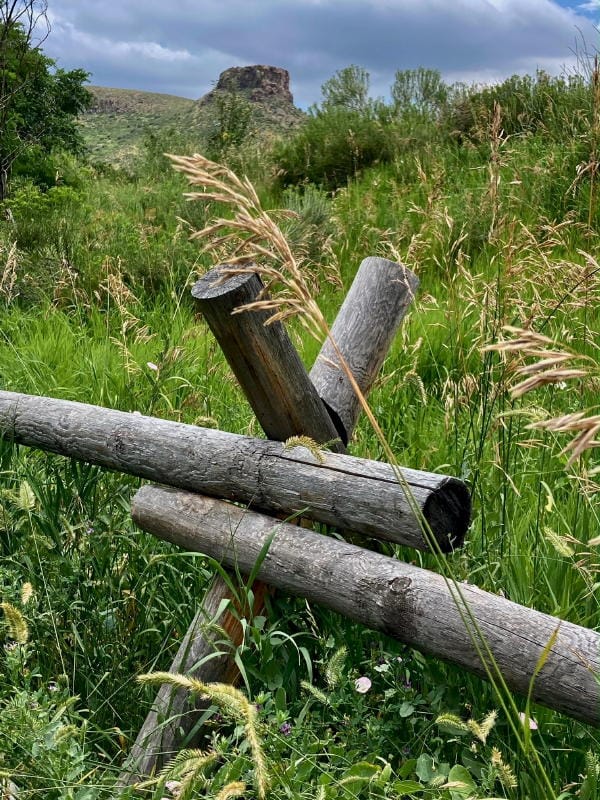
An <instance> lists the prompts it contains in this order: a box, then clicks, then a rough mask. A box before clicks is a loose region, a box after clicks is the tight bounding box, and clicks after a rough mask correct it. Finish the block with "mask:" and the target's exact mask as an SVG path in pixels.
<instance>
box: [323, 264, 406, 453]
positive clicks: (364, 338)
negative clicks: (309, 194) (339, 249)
mask: <svg viewBox="0 0 600 800" xmlns="http://www.w3.org/2000/svg"><path fill="white" fill-rule="evenodd" d="M418 286H419V279H418V278H417V276H416V275H415V274H414V272H411V270H409V269H408V267H405V266H404V265H403V264H397V263H396V262H394V261H388V260H387V259H386V258H376V257H374V256H370V257H369V258H365V259H364V260H363V262H362V263H361V265H360V267H359V269H358V272H357V273H356V276H355V278H354V281H353V282H352V286H351V287H350V290H349V291H348V294H347V295H346V299H345V300H344V302H343V304H342V307H341V308H340V310H339V312H338V315H337V317H336V319H335V322H334V323H333V326H332V328H331V337H332V339H333V340H334V342H336V344H337V346H338V349H339V351H340V353H341V354H342V356H343V357H344V359H345V360H346V362H347V364H349V365H351V370H352V374H353V375H354V378H355V380H356V382H357V383H358V385H359V387H360V389H361V391H362V392H363V394H364V395H367V394H368V392H369V390H370V388H371V386H372V384H373V381H374V380H375V378H376V377H377V375H378V373H379V370H380V368H381V365H382V364H383V360H384V358H385V357H386V355H387V353H388V350H389V348H390V345H391V343H392V340H393V339H394V336H395V335H396V331H397V330H398V326H399V325H400V323H401V322H402V319H403V318H404V315H405V314H406V312H407V310H408V307H409V305H410V304H411V302H412V301H413V299H414V296H415V293H416V291H417V288H418ZM310 379H311V381H312V382H313V384H314V386H315V388H316V390H317V392H318V393H319V396H320V397H321V399H322V400H323V401H324V403H325V405H326V406H327V408H328V410H329V412H330V415H331V417H332V419H333V421H334V423H335V425H336V428H337V431H338V434H339V435H340V437H341V439H342V441H343V442H344V444H348V441H349V439H350V437H351V435H352V431H353V430H354V427H355V425H356V422H357V420H358V417H359V416H360V412H361V406H360V403H359V401H358V397H357V395H356V393H355V391H354V389H353V388H352V386H351V384H350V381H349V380H348V376H347V375H346V373H345V372H344V371H343V370H342V368H341V367H340V360H339V357H338V354H337V353H336V351H335V348H334V346H333V345H332V343H331V339H327V340H326V341H325V342H324V344H323V347H322V348H321V352H320V353H319V355H318V356H317V359H316V361H315V363H314V366H313V368H312V369H311V371H310Z"/></svg>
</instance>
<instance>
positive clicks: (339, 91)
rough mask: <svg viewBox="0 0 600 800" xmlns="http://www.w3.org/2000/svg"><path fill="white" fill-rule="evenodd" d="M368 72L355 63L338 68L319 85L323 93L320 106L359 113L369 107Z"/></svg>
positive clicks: (326, 108)
mask: <svg viewBox="0 0 600 800" xmlns="http://www.w3.org/2000/svg"><path fill="white" fill-rule="evenodd" d="M369 83H370V76H369V73H368V72H367V71H366V70H365V69H363V68H362V67H357V66H356V64H351V65H350V66H349V67H344V69H340V70H338V71H337V72H336V73H335V74H334V75H332V77H331V78H329V80H327V81H325V83H324V84H323V86H322V87H321V94H322V95H323V103H322V107H323V109H324V110H325V111H327V110H330V109H332V108H346V109H348V110H349V111H358V112H360V113H362V112H364V111H366V110H367V109H368V108H369V105H370V101H369Z"/></svg>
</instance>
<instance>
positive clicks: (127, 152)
mask: <svg viewBox="0 0 600 800" xmlns="http://www.w3.org/2000/svg"><path fill="white" fill-rule="evenodd" d="M88 88H89V90H90V91H91V93H92V94H93V96H94V101H93V104H92V106H91V108H90V109H89V110H88V111H87V112H86V113H85V114H83V115H82V118H81V121H82V125H83V135H84V139H85V142H86V144H87V146H88V149H89V152H90V156H91V158H92V160H95V161H106V162H109V163H114V164H122V163H126V162H127V161H129V160H131V159H132V158H133V157H134V156H135V155H136V154H137V153H138V152H139V149H140V145H141V143H142V141H143V138H144V135H145V134H146V132H147V131H155V132H160V131H165V130H169V129H170V128H172V129H175V130H189V131H193V132H195V133H196V134H197V135H198V139H199V140H201V139H202V137H203V136H205V135H208V134H210V131H211V129H213V128H214V126H215V124H216V122H215V121H216V120H217V119H218V117H219V114H220V113H222V109H223V103H224V102H227V100H228V99H229V98H231V96H232V95H235V96H237V97H239V98H240V100H241V102H242V103H245V104H247V105H248V106H249V107H250V109H251V129H254V130H261V132H262V133H264V132H265V130H266V131H268V132H273V131H275V132H277V131H283V130H289V129H290V128H293V127H294V126H296V125H298V123H299V122H300V121H301V120H302V118H303V116H304V114H303V113H302V111H300V110H299V109H297V108H296V107H295V106H294V101H293V97H292V95H291V93H290V90H289V74H288V72H287V70H284V69H281V68H280V67H271V66H266V65H256V66H249V67H232V68H231V69H228V70H225V71H224V72H222V73H221V75H220V76H219V80H218V81H217V84H216V85H215V88H214V89H213V90H212V91H210V92H209V93H208V94H206V95H204V96H203V97H202V98H200V100H190V99H188V98H186V97H177V96H175V95H169V94H157V93H154V92H141V91H136V90H134V89H109V88H106V87H103V86H90V87H88Z"/></svg>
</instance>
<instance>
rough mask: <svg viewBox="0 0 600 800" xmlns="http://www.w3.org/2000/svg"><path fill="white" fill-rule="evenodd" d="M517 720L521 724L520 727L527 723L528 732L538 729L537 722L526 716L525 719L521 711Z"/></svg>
mask: <svg viewBox="0 0 600 800" xmlns="http://www.w3.org/2000/svg"><path fill="white" fill-rule="evenodd" d="M519 719H520V720H521V724H522V725H525V722H526V721H527V722H528V723H529V730H530V731H537V729H538V724H537V722H536V721H535V720H534V718H533V717H530V716H527V717H526V716H525V714H524V712H523V711H521V712H520V714H519Z"/></svg>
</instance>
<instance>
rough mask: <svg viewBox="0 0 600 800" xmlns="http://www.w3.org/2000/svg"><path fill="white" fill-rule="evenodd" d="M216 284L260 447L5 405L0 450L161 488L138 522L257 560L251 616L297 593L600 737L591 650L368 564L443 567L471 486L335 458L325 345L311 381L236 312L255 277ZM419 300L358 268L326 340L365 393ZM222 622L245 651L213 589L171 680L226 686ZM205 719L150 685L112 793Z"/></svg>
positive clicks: (27, 400)
mask: <svg viewBox="0 0 600 800" xmlns="http://www.w3.org/2000/svg"><path fill="white" fill-rule="evenodd" d="M224 269H226V265H225V267H224V266H220V267H216V268H215V269H213V270H211V271H210V272H209V273H207V274H206V275H205V276H204V277H203V278H202V279H201V280H200V281H198V283H196V285H195V286H194V288H193V290H192V294H193V296H194V297H195V299H196V303H197V305H198V308H199V310H200V311H201V313H202V314H203V316H204V318H205V320H206V321H207V323H208V325H209V327H210V328H211V330H212V332H213V334H214V335H215V337H216V339H217V341H218V343H219V344H220V346H221V348H222V350H223V352H224V354H225V356H226V358H227V361H228V362H229V364H230V366H231V368H232V370H233V372H234V374H235V376H236V378H237V380H238V382H239V384H240V386H241V388H242V390H243V392H244V394H245V396H246V397H247V399H248V401H249V403H250V405H251V406H252V409H253V410H254V413H255V415H256V418H257V420H258V422H259V423H260V425H261V427H262V428H263V430H264V432H265V434H266V436H267V437H268V439H267V440H265V439H256V438H251V437H246V436H239V435H235V434H231V433H226V432H223V431H219V430H212V429H204V428H200V427H197V426H192V425H184V424H180V423H174V422H168V421H165V420H160V419H155V418H152V417H142V416H140V415H135V414H130V413H125V412H119V411H113V410H109V409H103V408H99V407H96V406H90V405H86V404H82V403H73V402H68V401H62V400H55V399H51V398H47V397H34V396H29V395H23V394H17V393H14V392H5V391H0V436H2V437H4V438H6V439H9V440H12V441H14V442H17V443H20V444H23V445H27V446H29V447H36V448H40V449H42V450H47V451H50V452H53V453H59V454H61V455H64V456H68V457H70V458H75V459H79V460H83V461H87V462H89V463H93V464H98V465H100V466H102V467H105V468H108V469H111V470H118V471H121V472H125V473H128V474H131V475H137V476H140V477H142V478H145V479H148V480H150V481H155V482H156V483H157V484H162V485H160V486H159V485H145V486H143V487H142V488H141V489H140V490H139V491H138V492H137V494H136V495H135V497H134V499H133V503H132V516H133V519H134V521H135V522H136V523H137V524H138V525H139V526H140V527H141V528H142V529H143V530H145V531H148V532H150V533H152V534H153V535H154V536H157V537H158V538H161V539H164V540H167V541H170V542H173V543H175V544H176V545H178V546H180V547H182V548H184V549H186V550H189V551H196V552H200V553H203V554H205V555H207V556H210V557H212V558H213V559H216V560H218V561H219V562H220V563H221V564H222V565H223V566H225V567H227V568H230V569H235V570H238V571H240V572H241V573H242V574H246V575H248V574H250V573H251V572H252V571H253V570H254V567H255V565H256V564H257V559H260V566H259V569H258V573H257V575H258V580H259V583H257V584H255V585H254V587H253V594H254V598H255V603H257V604H260V603H261V602H262V599H263V598H264V594H265V592H266V587H267V585H268V586H271V587H275V588H277V589H280V590H283V591H285V592H289V593H291V594H296V595H300V596H302V597H305V598H307V599H308V600H310V601H314V602H316V603H320V604H322V605H323V606H326V607H328V608H331V609H334V610H335V611H337V612H339V613H340V614H342V615H344V616H346V617H349V618H350V619H353V620H356V621H359V622H361V623H363V624H364V625H366V626H368V627H370V628H372V629H375V630H379V631H382V632H384V633H385V634H387V635H390V636H392V637H395V638H396V639H399V640H400V641H402V642H405V643H406V644H408V645H410V646H412V647H415V648H417V649H419V650H421V651H422V652H425V653H429V654H432V655H434V656H438V657H440V658H442V659H445V660H448V661H452V662H454V663H455V664H458V665H460V666H462V667H464V668H465V669H467V670H469V671H472V672H474V673H476V674H479V675H482V676H484V677H486V675H487V673H488V670H489V669H490V668H491V669H492V670H493V669H494V668H495V667H494V664H492V662H491V660H490V658H489V655H486V654H490V653H491V655H492V656H493V659H494V662H495V666H497V668H498V669H499V670H500V672H501V673H502V676H503V678H504V680H505V681H506V684H507V685H508V686H509V687H510V688H511V689H513V690H514V691H516V692H518V693H521V694H523V695H526V694H527V693H528V691H529V688H530V684H531V682H532V679H533V678H534V676H535V680H534V681H533V697H534V699H535V700H537V701H539V702H540V703H542V704H544V705H546V706H548V707H550V708H554V709H556V710H558V711H561V712H564V713H566V714H569V715H571V716H572V717H575V718H576V719H580V720H582V721H584V722H587V723H590V724H592V725H599V724H600V686H599V681H598V676H599V675H600V634H598V633H597V632H595V631H592V630H588V629H586V628H583V627H580V626H577V625H574V624H572V623H569V622H565V621H561V620H559V619H557V618H555V617H552V616H550V615H547V614H543V613H541V612H538V611H535V610H533V609H529V608H526V607H524V606H521V605H518V604H516V603H513V602H511V601H509V600H506V599H505V598H502V597H497V596H495V595H493V594H490V593H488V592H484V591H482V590H480V589H478V588H477V587H475V586H471V585H469V584H461V585H460V594H461V595H462V599H461V598H460V597H459V595H458V593H457V589H456V587H455V586H454V585H453V584H452V583H451V582H449V581H448V580H446V579H445V578H444V577H443V576H440V575H437V574H435V573H434V572H431V571H429V570H425V569H421V568H419V567H415V566H412V565H410V564H406V563H403V562H402V561H399V560H398V559H395V558H390V557H388V556H385V555H382V554H380V553H378V552H373V551H372V550H370V549H367V547H368V539H367V537H373V538H376V539H381V540H385V541H388V542H394V543H399V544H404V545H408V546H410V547H414V548H417V549H421V550H428V549H429V546H430V544H431V545H434V543H433V540H432V538H431V537H433V539H435V545H434V547H435V549H437V550H439V551H441V552H442V553H447V552H450V551H451V550H453V549H455V548H457V547H460V546H461V545H462V543H463V540H464V537H465V534H466V532H467V529H468V526H469V521H470V513H471V509H470V496H469V492H468V489H467V487H466V486H465V484H464V483H463V482H462V481H460V480H458V479H456V478H453V477H450V476H446V475H440V474H437V473H427V472H422V471H419V470H410V469H403V470H402V476H403V478H402V481H401V482H399V481H398V479H397V476H396V474H395V473H394V470H393V469H392V468H391V467H390V466H389V465H387V464H383V463H380V462H377V461H372V460H367V459H360V458H354V457H352V456H349V455H347V454H345V449H346V445H347V443H348V442H349V440H350V439H351V437H352V433H353V431H354V427H355V425H356V423H357V421H358V418H359V416H360V411H361V406H360V403H359V401H358V398H357V396H356V393H355V392H354V390H353V389H352V386H351V385H350V382H349V380H348V377H347V375H346V374H345V372H344V371H343V370H342V369H341V368H340V364H339V359H338V355H337V353H336V351H335V349H334V348H333V347H332V345H331V341H330V340H329V339H328V340H327V341H326V342H325V343H324V344H323V347H322V349H321V352H320V354H319V356H318V357H317V360H316V361H315V365H314V366H313V368H312V370H311V372H310V374H308V373H307V372H306V370H305V368H304V366H303V364H302V362H301V360H300V357H299V355H298V353H297V351H296V350H295V348H294V346H293V344H292V343H291V341H290V339H289V337H288V335H287V333H286V331H285V328H284V326H283V325H282V324H281V323H280V322H276V323H273V324H270V325H265V322H266V318H267V317H268V312H266V311H265V312H263V311H246V312H243V313H236V314H232V312H233V311H234V310H235V309H237V308H239V307H240V306H242V305H245V304H246V303H249V302H252V301H253V300H255V299H256V297H257V296H258V294H259V293H260V292H261V291H262V289H263V286H262V283H261V281H260V279H259V278H258V276H257V275H256V274H254V273H250V274H239V275H235V276H233V277H228V274H227V273H226V272H225V273H224V272H223V270H224ZM417 287H418V280H417V278H416V276H415V275H414V274H413V273H412V272H411V271H410V270H408V269H406V268H405V267H403V266H402V265H399V264H396V263H394V262H391V261H387V260H386V259H381V258H368V259H365V261H363V263H362V264H361V266H360V268H359V270H358V272H357V275H356V277H355V279H354V282H353V284H352V286H351V287H350V290H349V292H348V295H347V297H346V299H345V301H344V303H343V305H342V308H341V309H340V312H339V314H338V317H337V319H336V321H335V323H334V325H333V327H332V338H333V340H334V341H335V342H336V343H337V347H338V348H339V351H340V352H341V354H342V355H343V357H344V359H345V360H346V362H347V363H348V365H349V366H350V369H351V370H352V373H353V375H354V376H355V378H356V380H357V383H358V385H359V387H360V389H361V391H362V392H363V393H365V394H367V393H368V391H369V389H370V388H371V386H372V384H373V382H374V380H375V379H376V377H377V374H378V372H379V369H380V367H381V364H382V363H383V360H384V358H385V356H386V354H387V352H388V349H389V347H390V344H391V342H392V340H393V338H394V336H395V333H396V331H397V328H398V326H399V324H400V322H401V320H402V318H403V317H404V315H405V313H406V310H407V308H408V306H409V305H410V302H411V301H412V299H413V297H414V294H415V292H416V290H417ZM294 436H308V437H310V438H311V439H312V440H313V441H315V442H316V443H318V444H322V445H323V444H327V445H328V447H329V448H330V451H325V450H323V451H322V453H321V457H320V458H317V457H316V456H315V454H314V453H312V452H311V451H310V450H309V449H305V448H304V447H291V448H290V447H286V445H285V444H284V442H285V441H286V440H288V439H290V438H291V437H294ZM409 496H410V497H411V498H412V499H409ZM230 501H235V503H238V504H243V507H241V506H240V505H235V504H233V503H232V502H230ZM298 514H301V516H302V518H303V519H309V520H314V521H315V522H319V523H323V524H325V525H328V526H333V527H335V529H336V530H337V531H339V532H344V533H345V532H352V534H354V536H353V539H354V541H356V539H357V536H359V537H361V538H360V539H359V541H360V546H359V545H357V544H355V543H353V544H351V543H348V542H346V541H343V540H342V541H341V540H339V539H338V538H333V537H328V536H325V535H323V534H320V533H316V532H314V531H312V530H307V529H306V528H305V527H298V526H296V525H292V524H290V522H286V521H284V520H285V518H288V519H289V518H290V517H293V516H295V515H298ZM265 552H266V555H265ZM463 601H466V606H465V605H464V602H463ZM224 608H225V609H226V610H225V611H224V613H223V614H222V615H221V618H220V619H219V626H220V628H221V630H223V629H224V630H225V631H226V632H227V633H228V634H229V636H230V637H231V639H232V643H233V645H234V646H235V644H236V643H238V644H239V641H240V636H241V628H240V625H239V614H240V613H244V611H245V610H244V609H239V608H237V609H236V608H235V598H234V597H233V596H232V593H231V590H230V588H229V585H228V582H227V581H225V580H224V579H223V578H221V577H219V576H217V577H216V578H215V581H214V583H213V585H212V587H211V589H210V590H209V592H208V594H207V596H206V598H205V599H204V601H203V603H202V607H201V608H200V609H199V611H198V612H197V614H196V616H195V618H194V620H193V621H192V624H191V625H190V628H189V630H188V632H187V634H186V636H185V638H184V640H183V642H182V644H181V647H180V649H179V652H178V653H177V656H176V658H175V660H174V662H173V664H172V665H171V668H170V669H171V671H176V672H186V673H189V674H194V675H195V676H196V677H198V678H200V679H201V680H203V681H205V682H211V681H223V680H226V681H233V680H235V667H234V665H233V661H232V658H231V657H230V656H228V655H227V654H225V653H222V652H218V653H217V655H216V657H215V653H216V651H218V643H217V641H216V636H215V635H214V634H211V633H210V628H208V629H207V624H206V623H207V622H209V621H211V620H214V619H215V617H217V616H218V615H219V613H220V612H222V611H223V609H224ZM257 609H258V606H256V607H255V608H254V609H253V611H254V612H256V611H257ZM246 611H248V610H246ZM465 612H466V613H465ZM554 635H556V638H555V641H554V643H553V645H552V648H551V651H550V653H549V655H548V658H547V659H546V661H545V663H544V664H543V667H542V668H541V670H540V669H539V664H540V657H541V656H542V653H543V652H544V649H545V648H546V647H547V645H548V643H549V642H550V641H551V639H552V637H553V636H554ZM200 714H201V707H200V706H199V705H194V704H193V701H191V700H190V698H189V697H188V695H187V694H186V693H185V692H183V691H182V690H176V689H173V688H172V687H169V686H163V687H161V689H160V690H159V692H158V694H157V696H156V700H155V702H154V704H153V706H152V708H151V710H150V712H149V714H148V716H147V718H146V721H145V722H144V724H143V726H142V728H141V730H140V732H139V734H138V736H137V739H136V741H135V743H134V745H133V747H132V750H131V753H130V755H129V757H128V759H127V762H126V764H125V766H124V768H123V771H122V774H121V776H120V778H119V785H120V786H121V787H124V786H126V785H128V784H131V783H135V782H136V781H138V780H140V779H142V778H143V777H145V776H147V775H149V774H152V773H153V772H155V771H156V770H158V769H160V768H162V766H164V764H165V763H166V762H167V761H168V760H169V759H170V758H171V757H172V756H173V755H174V754H175V753H176V752H177V751H178V749H180V748H181V747H182V746H183V745H185V746H188V745H190V744H193V736H194V734H195V732H196V727H197V723H198V719H199V715H200Z"/></svg>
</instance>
